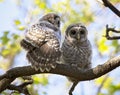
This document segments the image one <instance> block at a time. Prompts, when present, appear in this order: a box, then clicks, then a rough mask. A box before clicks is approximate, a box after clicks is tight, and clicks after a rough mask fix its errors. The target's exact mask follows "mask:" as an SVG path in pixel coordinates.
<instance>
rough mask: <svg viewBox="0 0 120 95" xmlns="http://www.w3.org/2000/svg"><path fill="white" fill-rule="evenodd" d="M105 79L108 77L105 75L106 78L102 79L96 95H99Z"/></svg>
mask: <svg viewBox="0 0 120 95" xmlns="http://www.w3.org/2000/svg"><path fill="white" fill-rule="evenodd" d="M107 78H108V75H106V76H105V77H104V79H103V81H102V83H101V85H100V86H99V88H98V91H97V94H96V95H99V94H100V92H101V89H102V87H103V85H104V83H105V82H106V80H107Z"/></svg>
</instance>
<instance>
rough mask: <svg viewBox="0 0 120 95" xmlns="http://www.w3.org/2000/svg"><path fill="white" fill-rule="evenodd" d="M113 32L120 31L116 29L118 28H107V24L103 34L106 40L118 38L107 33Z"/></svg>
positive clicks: (119, 37)
mask: <svg viewBox="0 0 120 95" xmlns="http://www.w3.org/2000/svg"><path fill="white" fill-rule="evenodd" d="M110 31H111V32H114V33H120V31H118V30H115V29H114V28H109V27H108V25H106V35H105V37H106V38H107V39H108V40H118V39H120V36H113V37H111V36H110V35H109V32H110Z"/></svg>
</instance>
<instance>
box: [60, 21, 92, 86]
mask: <svg viewBox="0 0 120 95" xmlns="http://www.w3.org/2000/svg"><path fill="white" fill-rule="evenodd" d="M87 35H88V31H87V29H86V27H85V26H84V25H82V24H81V23H76V24H71V25H69V26H68V28H67V29H66V31H65V39H64V41H63V43H62V47H61V51H62V54H61V56H62V62H63V63H64V64H69V65H71V66H75V67H77V68H78V69H83V70H86V69H89V68H91V56H92V49H91V44H90V42H89V40H88V38H87ZM68 79H69V80H70V81H72V82H73V83H74V84H75V85H77V83H78V82H79V81H78V80H76V79H74V78H70V77H69V78H68ZM75 85H74V86H75ZM73 88H74V87H73Z"/></svg>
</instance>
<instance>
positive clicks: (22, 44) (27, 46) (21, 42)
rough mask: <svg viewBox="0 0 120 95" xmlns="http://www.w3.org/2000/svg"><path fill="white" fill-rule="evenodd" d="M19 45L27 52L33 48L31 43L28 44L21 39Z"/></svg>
mask: <svg viewBox="0 0 120 95" xmlns="http://www.w3.org/2000/svg"><path fill="white" fill-rule="evenodd" d="M20 45H21V46H22V47H23V48H24V49H25V50H27V51H29V50H33V48H35V47H34V46H33V45H32V44H31V43H29V42H28V41H26V40H25V39H22V40H21V41H20Z"/></svg>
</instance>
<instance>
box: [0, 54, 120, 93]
mask: <svg viewBox="0 0 120 95" xmlns="http://www.w3.org/2000/svg"><path fill="white" fill-rule="evenodd" d="M118 66H120V56H118V57H115V58H112V59H110V60H108V61H107V62H105V63H104V64H102V65H98V66H96V67H95V68H92V69H89V70H86V71H82V70H78V69H76V67H71V66H69V65H65V64H58V65H57V67H56V68H55V69H52V70H51V71H50V72H47V71H45V72H41V71H36V70H35V69H34V68H32V67H31V66H24V67H16V68H12V69H10V70H8V71H7V72H6V73H5V74H3V75H1V76H0V93H1V92H2V91H4V90H5V89H7V88H9V87H10V85H11V83H12V82H13V81H14V80H15V79H16V78H18V77H22V76H30V75H34V74H42V73H52V74H59V75H64V76H68V77H73V78H75V79H77V80H80V81H87V80H92V79H95V78H98V77H100V76H102V75H104V74H106V73H108V72H110V71H111V70H113V69H115V68H116V67H118Z"/></svg>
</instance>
